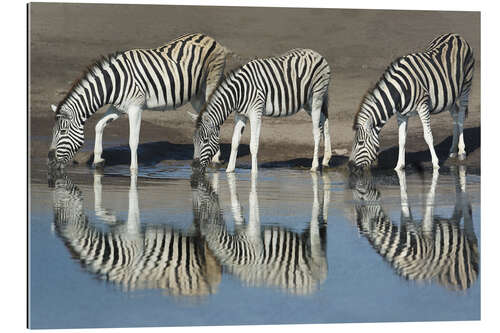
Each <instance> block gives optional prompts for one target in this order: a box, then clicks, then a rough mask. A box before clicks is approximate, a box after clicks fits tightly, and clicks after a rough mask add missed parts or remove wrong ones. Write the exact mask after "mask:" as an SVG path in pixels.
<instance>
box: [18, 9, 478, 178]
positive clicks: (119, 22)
mask: <svg viewBox="0 0 500 333" xmlns="http://www.w3.org/2000/svg"><path fill="white" fill-rule="evenodd" d="M28 14H29V27H28V28H29V32H28V34H29V75H30V76H29V118H28V119H29V124H28V125H29V134H30V141H29V145H30V147H29V148H30V152H29V153H30V157H31V167H32V168H33V167H34V166H41V165H44V163H45V160H46V156H47V151H48V146H49V144H50V137H51V132H52V126H53V122H54V118H53V113H52V112H51V111H50V104H57V103H58V102H59V101H60V100H61V99H62V98H63V97H64V96H65V94H66V93H67V91H68V89H69V87H70V86H71V84H72V82H73V81H74V80H75V79H76V78H78V77H79V76H80V74H81V73H82V71H83V70H84V68H85V67H86V66H87V65H89V64H91V63H92V62H93V61H94V60H95V59H97V58H98V57H99V56H101V55H105V54H109V53H112V52H115V51H118V50H126V49H132V48H152V47H157V46H160V45H163V44H165V43H166V42H168V41H170V40H172V39H174V38H175V37H177V36H179V35H182V34H185V33H189V32H203V33H205V34H207V35H209V36H212V37H214V38H215V39H216V40H218V41H219V42H220V43H221V44H223V45H224V46H226V47H228V48H230V49H231V50H232V51H234V52H235V53H236V54H237V55H239V57H240V59H236V58H235V59H232V60H230V61H229V63H228V66H227V69H231V68H234V67H235V66H237V65H239V64H240V62H241V59H252V58H255V57H268V56H274V55H279V54H282V53H284V52H286V51H287V50H289V49H292V48H297V47H302V48H311V49H314V50H316V51H318V52H319V53H321V54H322V55H323V56H325V57H326V59H327V60H328V62H329V63H330V66H331V68H332V73H333V75H332V76H333V78H332V81H331V84H330V91H329V97H330V100H329V114H330V130H331V137H332V145H333V148H334V149H336V150H337V153H338V154H339V155H344V156H337V157H335V158H334V159H333V161H332V163H331V164H332V165H339V164H343V163H344V162H345V161H346V159H347V157H346V156H348V154H349V153H350V149H351V140H352V138H353V134H354V132H353V131H352V123H353V117H354V114H355V113H356V111H357V109H358V107H359V104H360V101H361V99H362V97H363V95H364V94H365V93H366V91H367V90H369V89H370V88H371V87H372V86H373V85H374V84H375V83H376V82H377V80H378V79H379V78H380V76H381V74H382V73H383V71H384V70H385V68H386V67H387V66H388V65H389V64H390V63H391V61H392V60H394V59H395V58H396V57H398V56H401V55H404V54H407V53H411V52H416V51H419V50H422V49H424V48H425V47H426V45H427V43H428V42H429V41H430V40H431V39H433V38H434V37H436V36H437V35H439V34H442V33H446V32H456V33H459V34H460V35H462V36H463V37H464V38H465V39H466V40H467V41H468V42H469V44H470V45H471V46H472V48H473V49H474V53H475V58H476V67H475V76H474V82H473V90H472V94H471V96H470V104H469V117H468V119H467V120H466V123H465V131H464V135H465V142H466V150H467V153H468V155H469V156H468V159H467V161H466V162H465V163H466V164H467V165H468V166H470V167H472V168H474V169H476V170H479V168H480V69H481V62H480V57H481V50H480V13H479V12H444V11H395V10H394V11H388V10H358V9H356V10H348V9H304V8H248V7H201V6H167V5H116V4H114V5H104V4H61V3H60V4H49V3H34V4H30V5H29V7H28ZM186 110H190V111H192V108H191V106H190V104H188V105H186V106H184V107H182V108H179V109H178V110H176V111H168V112H153V111H145V112H144V113H143V122H142V127H141V138H140V144H141V145H140V149H139V162H146V163H147V162H151V161H152V160H154V161H162V162H163V161H173V160H179V159H180V160H185V161H186V162H190V159H191V157H192V134H193V130H194V126H193V123H192V120H191V118H190V117H189V115H188V114H187V112H186ZM104 112H105V108H102V110H99V111H98V113H97V114H96V115H94V117H92V118H91V119H90V120H89V121H88V122H87V124H86V129H85V130H86V133H85V137H86V139H85V145H84V147H83V149H82V150H81V152H80V153H79V154H78V155H77V156H76V157H75V160H76V161H77V162H78V163H85V162H88V161H91V160H92V151H93V142H94V135H95V133H94V127H95V124H96V123H97V121H98V120H99V119H100V118H101V115H102V114H103V113H104ZM396 123H397V122H396V120H395V119H391V121H390V122H389V123H388V124H387V125H386V126H385V127H384V129H383V130H382V137H381V153H380V158H379V160H380V162H379V164H380V165H381V166H383V167H393V166H394V165H395V161H396V159H397V126H396ZM233 124H234V122H233V116H231V117H230V118H229V119H228V120H227V121H226V122H225V123H224V125H223V127H222V129H221V143H222V153H223V159H225V160H226V161H227V160H228V156H229V151H230V143H231V136H232V128H233ZM431 126H432V131H433V134H434V143H435V145H436V149H437V153H438V156H439V157H440V159H441V161H442V163H444V164H445V165H448V164H450V163H454V161H449V160H446V156H447V152H448V150H449V147H450V144H451V135H452V121H451V117H450V115H449V113H448V112H446V113H441V114H439V115H436V116H433V118H432V123H431ZM408 135H409V137H408V140H407V164H411V163H418V164H421V163H422V165H424V166H428V165H429V164H430V154H429V152H428V149H427V146H426V144H425V141H424V139H423V136H422V128H421V124H420V120H419V119H418V118H412V120H411V121H410V125H409V130H408ZM249 139H250V131H249V130H246V131H245V133H244V135H243V138H242V141H241V142H242V145H240V152H239V155H241V157H239V158H238V161H237V165H238V164H245V163H246V164H248V163H249V149H248V143H249ZM103 141H104V147H105V151H104V154H103V156H104V157H105V158H106V159H107V163H108V164H109V163H128V161H127V158H128V152H127V151H126V149H123V146H124V145H125V146H126V145H127V143H128V119H127V117H126V116H123V117H121V118H120V119H118V120H116V121H115V122H113V123H111V124H110V125H109V126H108V127H107V128H106V130H105V131H104V140H103ZM260 142H261V144H260V149H259V163H261V164H262V165H264V166H265V165H266V163H267V165H276V164H280V163H284V164H291V165H299V166H301V165H303V166H310V162H311V157H312V148H313V141H312V125H311V121H310V118H309V116H308V115H307V114H306V113H305V112H300V113H298V114H297V115H294V116H292V117H287V118H281V119H271V118H265V119H264V121H263V127H262V131H261V139H260ZM117 147H121V148H120V149H116V148H117ZM343 150H344V151H343ZM116 151H121V152H124V151H125V152H126V154H125V153H123V154H122V155H123V156H121V157H120V154H113V152H116ZM124 156H125V157H124ZM120 158H125V160H120ZM113 159H114V160H113ZM478 172H479V171H478Z"/></svg>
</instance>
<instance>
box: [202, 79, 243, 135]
mask: <svg viewBox="0 0 500 333" xmlns="http://www.w3.org/2000/svg"><path fill="white" fill-rule="evenodd" d="M238 102H239V94H238V90H237V89H232V88H231V87H229V85H228V84H226V82H224V83H223V84H221V85H220V86H219V88H218V89H217V90H216V91H215V93H214V95H213V97H212V98H211V99H210V101H209V103H208V106H207V114H208V115H209V119H210V121H212V122H213V123H214V124H215V125H216V126H217V127H220V126H222V124H223V123H224V121H225V120H226V119H227V118H228V117H229V115H230V114H231V113H232V112H233V111H234V110H235V109H236V106H237V105H238Z"/></svg>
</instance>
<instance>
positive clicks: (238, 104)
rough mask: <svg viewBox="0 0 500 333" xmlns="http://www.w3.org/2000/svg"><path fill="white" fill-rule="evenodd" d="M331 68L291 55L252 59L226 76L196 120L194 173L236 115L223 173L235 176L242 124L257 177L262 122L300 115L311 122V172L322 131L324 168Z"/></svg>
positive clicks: (319, 59) (299, 53) (315, 57)
mask: <svg viewBox="0 0 500 333" xmlns="http://www.w3.org/2000/svg"><path fill="white" fill-rule="evenodd" d="M329 83H330V66H329V65H328V62H327V61H326V59H325V58H324V57H323V56H321V55H320V54H319V53H317V52H315V51H313V50H308V49H294V50H291V51H289V52H287V53H285V54H283V55H282V56H279V57H273V58H267V59H256V60H253V61H251V62H249V63H247V64H246V65H244V66H242V67H241V68H239V69H237V70H235V71H233V72H231V73H230V74H229V75H227V76H226V77H225V78H224V79H223V80H222V82H221V84H220V85H219V86H218V87H217V89H216V90H215V92H214V94H213V95H212V96H211V98H210V100H209V101H208V103H207V106H206V108H205V109H204V110H202V111H201V112H200V114H199V116H198V122H197V126H196V131H195V135H194V149H195V153H194V158H195V163H194V166H195V167H198V166H199V167H201V168H205V167H206V166H207V165H208V162H209V161H210V158H211V157H212V156H213V155H214V154H215V152H216V151H217V147H218V140H219V129H220V126H221V125H222V123H223V122H224V121H225V120H226V119H227V117H228V116H229V115H230V114H231V113H232V112H233V111H236V126H235V130H234V135H233V142H232V151H231V158H230V161H229V165H228V170H227V171H233V170H234V163H235V160H236V153H237V146H238V144H239V140H240V137H241V132H242V131H243V129H244V127H245V125H246V121H247V119H249V120H250V125H251V131H252V134H251V144H250V150H251V153H252V171H257V166H256V163H257V160H256V158H257V156H256V155H257V150H258V141H259V135H260V125H261V117H262V116H269V117H284V116H289V115H293V114H295V113H297V112H298V111H300V110H301V109H304V110H305V111H306V112H308V113H309V114H310V115H311V117H312V121H313V134H314V142H315V148H314V149H315V150H314V159H313V169H316V168H317V167H318V161H317V151H318V147H319V140H320V132H321V131H322V130H323V129H324V135H325V156H324V159H323V164H324V165H327V164H328V161H329V159H330V156H331V147H330V136H329V130H328V86H329Z"/></svg>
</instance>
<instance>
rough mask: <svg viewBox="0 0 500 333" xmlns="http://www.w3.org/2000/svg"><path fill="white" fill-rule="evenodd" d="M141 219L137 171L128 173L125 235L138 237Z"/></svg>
mask: <svg viewBox="0 0 500 333" xmlns="http://www.w3.org/2000/svg"><path fill="white" fill-rule="evenodd" d="M140 231H141V219H140V213H139V196H138V195H137V170H131V171H130V188H129V191H128V219H127V234H128V235H131V236H133V237H137V236H139V235H140Z"/></svg>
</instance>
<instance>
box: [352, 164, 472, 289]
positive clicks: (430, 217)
mask: <svg viewBox="0 0 500 333" xmlns="http://www.w3.org/2000/svg"><path fill="white" fill-rule="evenodd" d="M461 172H462V171H461ZM462 173H463V174H462V176H463V179H465V172H464V171H463V172H462ZM398 176H399V178H400V184H401V213H402V214H401V215H402V221H401V224H400V225H395V224H394V223H393V222H392V221H391V220H390V218H389V216H388V215H387V214H386V213H385V212H384V210H383V208H382V206H381V205H380V203H379V201H378V200H379V198H380V192H379V191H378V190H377V189H376V188H375V186H374V185H373V182H372V180H371V179H370V178H364V179H361V178H360V179H358V180H356V186H355V188H354V189H353V196H354V198H355V199H356V200H358V203H357V204H356V206H355V211H356V222H357V225H358V228H359V230H360V232H361V234H362V235H364V236H365V237H366V238H367V239H368V241H369V242H370V244H371V245H372V246H373V248H374V249H375V250H376V251H377V253H378V254H380V255H381V256H382V257H383V258H384V259H386V260H387V261H388V262H389V263H390V264H391V266H392V267H393V269H394V270H395V271H396V273H398V274H399V275H401V276H403V277H405V278H406V279H409V280H420V281H431V280H435V281H437V282H438V283H439V284H441V285H443V286H446V287H447V288H450V289H453V290H464V289H467V288H469V287H470V286H471V285H472V284H473V283H474V282H475V281H476V279H477V275H478V272H479V258H478V256H479V254H478V248H477V239H476V236H475V234H474V230H473V226H472V217H471V207H470V204H469V203H468V201H467V199H466V197H465V192H464V190H463V187H462V189H461V188H460V185H457V203H456V205H455V210H454V213H453V215H452V217H451V218H449V219H445V218H441V217H437V216H434V214H433V211H432V209H433V205H434V191H435V187H436V183H437V173H435V174H434V178H433V184H432V185H431V189H430V191H429V194H428V197H427V203H426V209H425V213H424V217H423V221H422V223H418V222H417V221H415V220H414V219H413V218H412V216H411V211H410V209H409V206H408V199H407V194H406V193H407V192H406V180H405V175H404V173H401V172H400V173H399V174H398ZM458 178H459V177H458V176H457V177H456V183H457V184H459V183H460V182H462V183H464V180H459V179H458ZM462 219H463V220H464V227H463V229H462V228H460V221H461V220H462Z"/></svg>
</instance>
